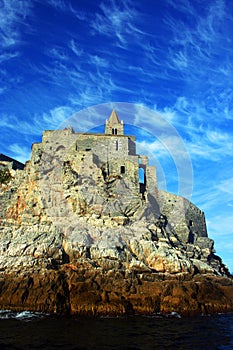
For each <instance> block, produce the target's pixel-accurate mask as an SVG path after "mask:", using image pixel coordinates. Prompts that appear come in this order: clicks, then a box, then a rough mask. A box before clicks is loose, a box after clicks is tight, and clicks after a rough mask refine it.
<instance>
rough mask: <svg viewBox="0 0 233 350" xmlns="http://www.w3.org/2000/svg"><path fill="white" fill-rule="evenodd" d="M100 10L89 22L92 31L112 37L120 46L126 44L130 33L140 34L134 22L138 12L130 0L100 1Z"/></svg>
mask: <svg viewBox="0 0 233 350" xmlns="http://www.w3.org/2000/svg"><path fill="white" fill-rule="evenodd" d="M100 10H101V12H99V13H96V16H95V19H94V20H93V22H92V24H91V26H92V28H93V30H94V32H96V33H99V34H101V35H105V36H107V37H111V38H114V39H115V42H116V43H117V44H118V45H119V46H122V47H124V46H125V45H126V43H127V41H128V39H129V36H130V35H133V36H134V37H136V36H137V35H139V34H141V31H140V29H138V28H137V27H136V24H135V23H134V22H135V19H136V18H137V17H138V12H137V11H136V10H135V7H134V3H133V2H132V1H131V0H127V1H124V2H123V1H120V2H117V1H115V0H110V1H109V2H108V3H106V2H101V4H100ZM131 40H132V38H131Z"/></svg>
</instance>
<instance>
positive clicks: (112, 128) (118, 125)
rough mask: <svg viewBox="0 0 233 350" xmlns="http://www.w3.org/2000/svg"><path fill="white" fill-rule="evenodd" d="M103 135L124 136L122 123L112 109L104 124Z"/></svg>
mask: <svg viewBox="0 0 233 350" xmlns="http://www.w3.org/2000/svg"><path fill="white" fill-rule="evenodd" d="M105 134H107V135H124V123H123V120H122V121H120V119H119V117H118V115H117V112H116V111H115V110H114V109H113V111H112V113H111V115H110V117H109V119H108V120H106V123H105Z"/></svg>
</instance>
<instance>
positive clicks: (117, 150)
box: [116, 140, 118, 151]
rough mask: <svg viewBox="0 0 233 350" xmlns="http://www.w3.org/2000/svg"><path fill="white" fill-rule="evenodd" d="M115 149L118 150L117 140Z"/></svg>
mask: <svg viewBox="0 0 233 350" xmlns="http://www.w3.org/2000/svg"><path fill="white" fill-rule="evenodd" d="M116 151H118V141H117V140H116Z"/></svg>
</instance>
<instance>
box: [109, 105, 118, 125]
mask: <svg viewBox="0 0 233 350" xmlns="http://www.w3.org/2000/svg"><path fill="white" fill-rule="evenodd" d="M108 121H109V122H110V123H111V124H118V123H120V119H119V117H118V115H117V112H116V111H115V110H114V109H113V110H112V113H111V115H110V117H109V120H108Z"/></svg>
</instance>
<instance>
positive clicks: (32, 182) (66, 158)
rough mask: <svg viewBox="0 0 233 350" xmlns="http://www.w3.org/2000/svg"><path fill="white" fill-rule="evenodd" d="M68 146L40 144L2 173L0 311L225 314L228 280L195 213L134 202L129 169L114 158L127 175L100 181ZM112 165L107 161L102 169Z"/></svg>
mask: <svg viewBox="0 0 233 350" xmlns="http://www.w3.org/2000/svg"><path fill="white" fill-rule="evenodd" d="M65 132H66V133H68V136H69V132H71V131H65ZM71 141H72V142H71ZM74 142H75V145H77V140H75V138H74V135H73V136H72V137H71V138H69V137H68V138H65V141H64V140H63V141H62V142H60V141H59V138H57V137H56V138H54V137H53V138H52V140H50V139H49V138H45V140H44V141H43V142H42V143H41V144H36V145H34V146H33V151H32V157H31V160H30V161H29V162H27V164H26V167H25V169H24V170H22V171H18V170H17V171H14V172H13V171H12V170H11V173H12V174H11V177H9V181H8V182H7V183H6V182H5V181H4V183H2V184H1V188H0V305H1V307H2V308H14V309H31V310H37V311H45V312H71V313H80V314H92V315H94V314H112V315H117V314H124V313H134V312H136V313H153V312H171V311H177V312H180V313H183V314H191V313H203V312H208V313H209V312H220V311H221V312H222V311H230V310H231V311H232V310H233V284H232V280H231V278H230V277H229V273H228V271H227V269H226V267H225V266H224V265H223V264H222V261H221V259H220V258H219V257H217V256H216V255H215V251H214V249H213V241H212V240H211V239H209V238H208V237H207V232H206V228H205V221H204V215H203V213H202V212H201V211H200V210H199V209H198V208H196V207H195V206H194V205H193V204H192V203H190V202H189V201H187V200H185V199H184V198H180V197H178V196H175V195H172V194H169V193H166V192H162V191H157V190H156V191H157V193H156V191H155V193H154V194H153V193H152V192H150V193H147V192H146V191H144V192H143V196H142V195H141V194H142V193H140V191H139V190H140V188H139V186H138V179H137V174H136V172H135V169H136V168H135V164H134V161H133V162H130V161H129V160H128V158H127V159H124V167H126V168H127V170H128V171H129V170H130V171H129V172H130V175H127V176H124V171H123V170H125V168H124V169H123V168H122V169H121V170H122V172H123V173H122V174H117V173H116V172H114V171H113V172H112V173H111V174H109V173H108V172H107V171H106V167H107V165H108V164H107V165H106V164H105V163H104V162H103V161H100V160H99V159H97V158H96V157H95V154H94V153H90V151H89V149H88V150H87V151H86V152H84V151H83V150H77V147H75V148H74V147H73V144H74ZM85 147H86V146H85ZM121 161H122V160H121ZM117 164H118V163H117V159H116V158H114V159H113V160H112V163H111V166H112V169H117V166H118V165H119V164H118V165H117ZM137 186H138V187H137ZM137 188H139V190H137Z"/></svg>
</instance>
